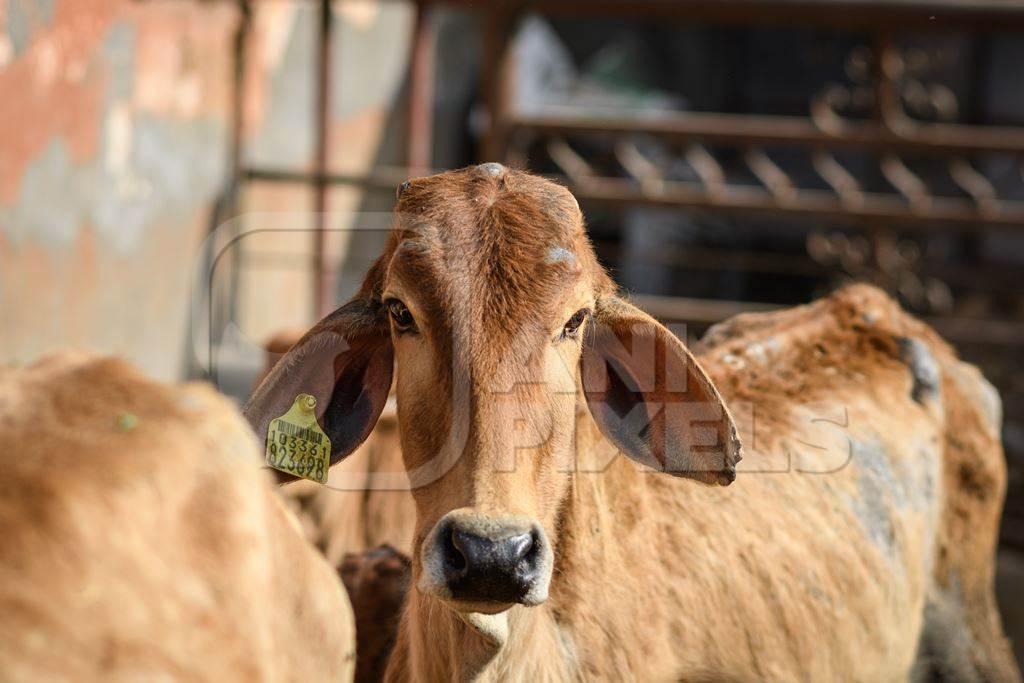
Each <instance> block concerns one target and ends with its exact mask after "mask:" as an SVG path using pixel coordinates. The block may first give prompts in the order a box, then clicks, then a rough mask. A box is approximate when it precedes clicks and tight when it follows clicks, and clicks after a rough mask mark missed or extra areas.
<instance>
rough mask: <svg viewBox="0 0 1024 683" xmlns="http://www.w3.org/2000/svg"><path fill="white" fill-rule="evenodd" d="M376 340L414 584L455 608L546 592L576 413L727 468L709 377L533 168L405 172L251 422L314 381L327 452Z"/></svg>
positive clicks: (671, 460)
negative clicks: (352, 287) (392, 401)
mask: <svg viewBox="0 0 1024 683" xmlns="http://www.w3.org/2000/svg"><path fill="white" fill-rule="evenodd" d="M392 358H393V359H394V377H395V391H396V395H397V401H398V414H399V424H400V427H401V436H402V450H403V457H404V459H405V464H406V468H407V471H408V474H409V478H410V482H411V485H412V492H413V496H414V498H415V500H416V506H417V521H416V539H415V543H414V578H415V582H416V586H417V588H418V590H419V591H420V592H421V593H422V594H425V595H429V596H433V597H434V598H437V599H440V600H442V601H444V602H445V603H446V604H448V605H449V606H451V607H453V608H455V609H457V610H459V611H462V612H492V613H493V612H500V611H503V610H505V609H507V608H508V607H510V606H511V605H513V604H517V603H518V604H524V605H537V604H539V603H542V602H543V601H544V600H545V599H546V598H547V595H548V589H549V584H550V581H551V574H552V566H553V562H554V559H553V558H554V549H555V545H556V544H557V542H558V539H557V535H556V530H557V528H558V517H559V513H560V511H562V510H563V509H564V504H565V502H566V500H567V498H568V495H569V492H570V490H571V487H572V485H573V476H574V472H575V471H576V469H577V466H576V463H577V458H576V455H577V447H578V446H581V445H582V443H581V442H579V441H578V439H577V425H578V423H579V421H580V420H591V419H592V420H593V421H594V422H595V423H596V425H597V426H598V428H599V429H600V431H601V433H603V434H604V436H605V437H606V438H607V440H608V441H610V442H611V443H612V444H613V445H614V446H616V447H618V448H619V449H621V450H622V451H623V452H624V453H625V454H626V455H628V456H630V457H632V458H633V459H635V460H637V461H639V462H642V463H643V464H645V465H647V466H650V467H653V468H656V469H659V470H664V471H667V472H669V473H671V474H676V475H680V476H687V477H691V478H693V479H697V480H699V481H702V482H705V483H709V484H727V483H729V482H731V481H732V479H733V477H734V476H735V468H734V465H735V462H736V460H737V459H738V457H739V444H738V441H737V440H736V435H735V428H734V426H733V424H732V420H731V418H730V416H729V414H728V411H727V410H726V409H725V407H724V406H723V405H722V403H721V399H720V398H719V396H718V393H717V392H716V391H715V389H714V387H713V386H712V385H711V383H710V382H709V381H708V379H707V377H706V375H705V374H704V372H703V371H702V370H701V369H700V367H699V366H698V365H697V363H696V361H695V360H694V359H693V358H692V356H690V354H689V353H688V352H687V351H686V349H685V348H684V347H683V345H682V343H681V342H680V341H679V340H678V339H676V338H675V337H674V336H673V335H672V334H671V333H669V332H668V330H666V329H665V328H664V327H662V326H661V325H660V324H658V323H657V322H655V321H654V320H653V319H651V318H650V317H649V316H647V315H646V314H644V313H642V312H641V311H639V310H637V309H636V308H634V307H633V306H631V305H629V304H628V303H626V302H625V301H623V300H621V299H620V298H618V297H617V296H616V295H615V294H614V286H613V284H612V282H611V280H610V279H609V278H608V276H607V275H606V274H605V272H604V270H603V269H602V268H601V267H600V265H599V264H598V263H597V260H596V257H595V256H594V253H593V249H592V248H591V246H590V243H589V241H588V240H587V237H586V235H585V232H584V228H583V220H582V216H581V214H580V210H579V207H578V206H577V204H576V201H575V199H574V198H573V197H572V195H571V194H570V193H569V192H568V191H567V190H566V189H565V188H563V187H561V186H560V185H557V184H554V183H552V182H549V181H546V180H543V179H540V178H537V177H535V176H531V175H528V174H525V173H521V172H514V171H510V170H507V169H505V168H504V167H502V166H500V165H498V164H484V165H482V166H479V167H473V168H468V169H463V170H460V171H454V172H450V173H445V174H441V175H438V176H432V177H429V178H422V179H417V180H413V181H411V182H409V183H405V184H403V186H402V188H400V192H399V202H398V208H397V211H396V221H395V226H394V230H393V232H392V234H391V237H390V240H389V243H388V245H387V247H386V248H385V250H384V253H383V255H382V256H381V258H380V259H379V260H378V261H377V263H376V264H375V266H374V267H373V269H372V270H371V272H370V274H369V275H368V276H367V279H366V281H365V283H364V285H363V288H362V290H361V291H360V293H359V294H358V295H357V297H356V298H355V299H354V300H353V301H352V302H349V303H348V304H346V305H345V306H344V307H342V308H341V309H339V311H338V312H336V313H335V314H333V315H332V316H329V317H328V318H326V319H325V320H324V321H322V322H321V323H320V324H319V325H317V327H315V328H314V329H313V330H312V331H311V332H310V333H309V334H307V336H306V337H305V338H304V339H303V340H302V341H300V342H299V343H298V344H297V345H296V347H295V348H294V349H293V350H292V351H291V352H290V353H289V354H288V355H287V356H286V357H285V358H284V359H283V360H282V362H281V363H279V364H278V367H277V368H276V369H275V370H274V372H272V373H271V375H270V376H269V377H268V379H267V380H266V381H265V382H264V384H263V385H261V387H260V389H259V390H258V392H257V394H256V396H255V397H254V399H253V401H252V402H251V403H250V405H249V406H248V407H247V410H246V412H247V414H248V415H249V417H250V420H251V421H252V422H253V424H254V425H255V426H256V427H257V429H258V430H259V429H262V430H265V429H266V424H267V422H269V420H270V419H272V418H273V417H274V416H275V414H274V413H275V411H276V410H279V411H281V412H283V410H284V409H287V406H288V405H289V404H290V401H291V400H293V399H294V396H296V395H297V394H298V393H299V392H304V393H311V394H313V395H314V396H316V397H317V398H318V405H319V406H321V407H320V408H318V411H320V412H322V416H323V422H322V424H323V426H324V430H325V431H326V432H327V433H328V435H329V436H330V437H331V440H332V444H334V454H333V455H332V460H336V459H338V458H340V457H343V456H344V455H346V454H347V453H348V452H350V451H351V450H352V449H354V448H355V446H356V445H358V443H359V442H360V441H361V440H362V439H363V438H365V435H366V434H367V433H368V431H369V430H370V429H371V428H372V425H373V423H374V421H375V420H376V418H377V416H378V415H379V413H380V409H381V407H382V405H383V402H384V399H385V397H386V395H387V392H388V389H389V387H390V384H391V379H392V368H391V363H392ZM282 392H283V395H281V396H278V394H281V393H282ZM278 414H280V413H278ZM259 433H265V432H259Z"/></svg>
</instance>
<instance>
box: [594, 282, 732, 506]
mask: <svg viewBox="0 0 1024 683" xmlns="http://www.w3.org/2000/svg"><path fill="white" fill-rule="evenodd" d="M580 362H581V365H582V368H581V375H582V379H583V390H584V392H585V394H586V397H587V405H588V406H589V407H590V413H591V415H593V417H594V420H595V421H596V422H597V425H598V427H599V428H600V429H601V432H602V433H603V434H604V435H605V437H606V438H608V439H609V440H610V441H611V442H612V443H613V444H615V445H616V446H617V447H618V448H619V449H621V450H622V451H623V452H624V453H625V454H626V455H628V456H629V457H631V458H633V459H634V460H636V461H638V462H641V463H643V464H644V465H648V466H650V467H652V468H654V469H657V470H660V471H663V472H667V473H669V474H673V475H676V476H680V477H689V478H691V479H696V480H697V481H701V482H704V483H706V484H719V485H723V486H725V485H728V484H730V483H732V481H733V480H734V479H735V478H736V463H737V462H738V461H739V460H740V457H741V456H740V441H739V437H738V436H737V432H736V425H735V423H734V422H733V418H732V415H731V414H730V413H729V409H728V408H727V407H726V405H725V403H724V402H723V401H722V397H721V396H720V395H719V394H718V390H717V389H715V386H714V385H713V384H712V383H711V380H710V379H709V378H708V376H707V374H706V373H705V372H704V369H703V368H701V367H700V365H699V364H698V363H697V359H696V358H694V357H693V355H692V354H691V353H690V352H689V351H688V350H687V349H686V347H685V346H684V345H683V343H682V342H681V341H680V340H679V339H678V338H677V337H676V336H675V335H673V334H672V333H671V332H669V331H668V329H666V328H665V326H664V325H662V324H661V323H659V322H657V321H656V320H654V318H652V317H651V316H649V315H647V314H646V313H644V312H643V311H641V310H640V309H638V308H636V307H635V306H632V305H631V304H629V303H627V302H625V301H624V300H622V299H620V298H618V297H616V296H605V297H602V298H601V299H599V300H598V302H597V305H596V306H595V311H594V316H593V320H592V321H591V323H590V324H589V325H588V326H587V331H586V334H585V338H584V342H583V356H582V359H581V361H580Z"/></svg>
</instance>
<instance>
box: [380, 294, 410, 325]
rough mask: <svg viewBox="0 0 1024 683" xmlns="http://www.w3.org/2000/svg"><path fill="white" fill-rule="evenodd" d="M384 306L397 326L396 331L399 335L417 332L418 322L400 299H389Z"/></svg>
mask: <svg viewBox="0 0 1024 683" xmlns="http://www.w3.org/2000/svg"><path fill="white" fill-rule="evenodd" d="M384 305H385V306H387V307H388V314H389V315H390V316H391V320H392V322H393V323H394V324H395V331H397V332H399V333H402V332H415V331H416V320H415V319H414V318H413V317H412V313H410V312H409V309H408V308H406V306H405V304H403V303H402V302H401V301H399V300H398V299H388V300H387V301H385V302H384Z"/></svg>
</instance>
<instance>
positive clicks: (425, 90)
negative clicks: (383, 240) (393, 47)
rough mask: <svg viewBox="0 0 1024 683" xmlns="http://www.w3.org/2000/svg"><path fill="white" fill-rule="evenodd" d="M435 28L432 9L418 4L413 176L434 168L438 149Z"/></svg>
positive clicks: (409, 154)
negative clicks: (435, 124)
mask: <svg viewBox="0 0 1024 683" xmlns="http://www.w3.org/2000/svg"><path fill="white" fill-rule="evenodd" d="M434 72H435V68H434V27H433V26H432V24H431V22H430V7H429V6H427V5H425V4H424V3H422V2H418V3H416V25H415V28H414V29H413V40H412V51H411V54H410V64H409V119H408V127H407V135H408V139H407V140H406V142H407V147H406V163H407V165H408V166H409V170H410V171H411V172H412V173H413V174H417V175H418V174H422V173H424V172H426V171H427V169H429V168H430V167H431V166H432V163H433V156H434V154H433V151H434V150H433V146H434Z"/></svg>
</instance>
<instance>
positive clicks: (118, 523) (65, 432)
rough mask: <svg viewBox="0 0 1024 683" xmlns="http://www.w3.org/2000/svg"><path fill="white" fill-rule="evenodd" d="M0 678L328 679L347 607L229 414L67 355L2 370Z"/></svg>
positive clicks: (212, 398)
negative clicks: (0, 616)
mask: <svg viewBox="0 0 1024 683" xmlns="http://www.w3.org/2000/svg"><path fill="white" fill-rule="evenodd" d="M0 443H2V444H3V448H2V450H0V527H2V528H3V534H0V614H2V615H3V616H2V618H0V680H3V681H12V682H16V681H75V682H79V681H186V680H188V681H217V682H220V681H326V680H332V681H343V680H349V679H351V677H352V675H353V670H354V666H355V653H354V646H355V643H354V634H353V616H352V612H351V608H350V605H349V602H348V599H347V597H346V594H345V591H344V589H343V588H342V584H341V582H340V581H339V579H338V576H337V574H336V573H335V572H334V570H333V569H332V568H331V567H330V566H329V565H328V564H327V563H326V562H325V561H324V560H323V558H322V557H320V555H319V554H318V553H317V552H316V551H315V549H314V548H313V547H312V546H310V545H309V544H308V543H307V542H306V541H305V540H304V539H303V538H302V536H301V534H300V531H299V528H298V525H297V523H296V521H295V519H294V517H293V515H292V514H291V513H290V512H288V511H287V510H286V509H285V507H284V505H283V503H282V502H281V500H280V499H279V497H278V495H277V493H276V492H275V491H274V489H273V487H272V485H271V483H272V480H271V477H269V476H268V474H267V472H266V471H265V470H263V469H262V467H261V464H262V463H261V459H260V457H259V451H258V450H257V447H256V444H255V442H254V440H253V437H252V433H251V431H250V430H249V428H248V426H247V425H246V424H245V422H244V421H243V420H242V418H241V416H240V415H239V413H238V410H237V409H236V408H235V407H234V406H233V405H232V404H231V403H230V402H229V401H228V400H227V399H225V398H223V397H221V396H218V395H217V394H216V393H215V392H214V391H213V390H212V389H210V388H208V387H204V386H200V385H185V386H182V387H168V386H164V385H160V384H157V383H155V382H152V381H149V380H147V379H145V378H144V377H142V376H141V375H139V374H138V373H137V372H136V371H135V370H134V369H132V368H131V367H130V366H128V365H126V364H125V363H123V362H120V361H117V360H113V359H103V358H96V357H89V356H85V355H82V354H77V353H66V354H63V355H59V356H54V357H51V358H49V359H46V360H43V361H41V362H38V363H36V364H35V365H32V366H29V367H27V368H24V369H5V370H0Z"/></svg>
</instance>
